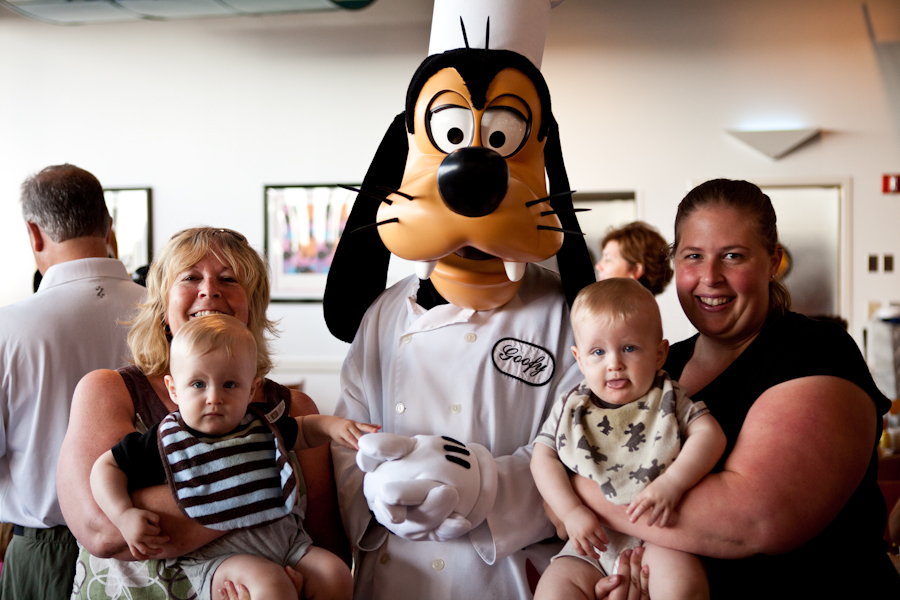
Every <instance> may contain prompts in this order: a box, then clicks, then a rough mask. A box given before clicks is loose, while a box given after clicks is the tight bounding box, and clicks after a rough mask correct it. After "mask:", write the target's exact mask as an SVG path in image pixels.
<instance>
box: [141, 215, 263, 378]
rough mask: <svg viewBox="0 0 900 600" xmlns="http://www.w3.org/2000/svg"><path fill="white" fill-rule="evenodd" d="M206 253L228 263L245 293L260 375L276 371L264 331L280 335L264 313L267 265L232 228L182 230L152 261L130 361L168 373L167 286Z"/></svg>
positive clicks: (147, 369)
mask: <svg viewBox="0 0 900 600" xmlns="http://www.w3.org/2000/svg"><path fill="white" fill-rule="evenodd" d="M207 254H212V255H213V256H215V257H216V259H218V260H219V261H221V262H222V263H223V264H225V265H228V266H229V267H230V268H231V269H232V270H233V271H234V274H235V276H236V277H237V280H238V283H240V284H241V287H243V288H244V290H245V291H246V293H247V300H248V307H249V318H248V323H247V328H248V329H249V330H250V332H251V333H252V334H253V337H254V338H255V339H256V348H257V354H256V363H257V369H256V372H257V375H259V376H260V377H262V376H264V375H265V374H266V373H268V372H269V371H271V370H272V358H271V354H270V352H271V350H270V348H269V339H268V337H267V336H266V332H268V333H269V334H271V335H276V334H277V330H276V329H275V323H274V322H272V321H270V320H269V319H268V317H267V316H266V309H267V308H268V306H269V268H268V266H267V265H266V262H265V261H264V260H263V259H262V257H261V256H260V255H259V253H258V252H257V251H256V250H254V249H253V248H252V247H251V246H250V245H249V244H248V243H247V238H245V237H244V236H243V235H241V234H240V233H237V232H236V231H232V230H230V229H220V228H213V227H195V228H192V229H185V230H183V231H179V232H178V233H176V234H175V235H173V236H172V238H171V239H170V240H169V241H168V242H167V243H166V245H165V246H164V247H163V249H162V250H160V252H159V254H158V255H157V256H156V258H155V259H154V260H153V264H151V265H150V271H149V272H148V274H147V295H146V297H145V300H144V302H143V303H142V304H141V305H140V312H138V314H137V316H136V317H135V319H134V321H133V322H132V326H131V331H129V333H128V346H129V347H130V348H131V354H132V360H133V361H134V364H135V365H137V367H138V368H139V369H141V371H143V372H144V374H145V375H147V376H148V377H154V376H156V377H158V376H162V375H165V374H166V373H168V372H169V342H170V341H171V338H172V336H171V333H170V332H169V326H168V324H167V323H166V313H167V311H168V308H169V290H170V289H171V287H172V283H173V282H174V281H175V278H176V277H177V276H178V274H179V273H182V272H184V271H185V270H187V269H189V268H191V267H193V266H194V265H196V264H197V263H198V262H200V261H201V260H202V259H203V257H205V256H206V255H207Z"/></svg>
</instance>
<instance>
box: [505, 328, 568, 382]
mask: <svg viewBox="0 0 900 600" xmlns="http://www.w3.org/2000/svg"><path fill="white" fill-rule="evenodd" d="M491 358H492V359H493V360H494V366H495V367H496V368H497V370H498V371H500V372H501V373H503V374H504V375H509V376H510V377H512V378H513V379H518V380H519V381H522V382H524V383H527V384H528V385H534V386H539V385H545V384H546V383H548V382H549V381H550V379H551V378H552V377H553V371H554V369H555V368H556V363H555V362H554V360H553V355H552V354H550V352H548V351H547V350H545V349H544V348H541V347H540V346H535V345H534V344H529V343H528V342H523V341H522V340H516V339H513V338H503V339H501V340H500V341H499V342H497V343H496V344H494V350H493V352H492V355H491Z"/></svg>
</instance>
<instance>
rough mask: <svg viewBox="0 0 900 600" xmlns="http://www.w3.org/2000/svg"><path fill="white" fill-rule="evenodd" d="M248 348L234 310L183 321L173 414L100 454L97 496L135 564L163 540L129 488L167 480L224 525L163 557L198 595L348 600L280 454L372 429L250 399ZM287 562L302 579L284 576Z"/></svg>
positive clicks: (94, 485)
mask: <svg viewBox="0 0 900 600" xmlns="http://www.w3.org/2000/svg"><path fill="white" fill-rule="evenodd" d="M256 348H257V346H256V341H255V339H254V337H253V334H252V333H251V332H250V330H249V329H247V327H246V326H245V325H244V324H243V323H241V322H240V321H239V320H237V319H235V318H234V317H230V316H227V315H221V314H216V315H208V316H204V317H199V318H196V319H192V320H190V321H189V322H188V323H187V324H185V325H184V326H182V327H181V328H180V329H179V331H178V333H177V335H176V336H175V338H174V339H173V340H172V345H171V350H170V355H171V361H170V374H169V375H166V377H165V381H166V386H167V388H168V391H169V396H170V398H171V399H172V401H173V402H174V403H175V404H176V405H177V406H178V410H177V411H175V412H172V413H170V414H169V415H168V416H167V417H166V418H164V419H163V420H162V422H161V423H160V424H159V425H158V426H155V427H153V428H151V429H150V430H149V431H148V432H147V433H145V434H138V433H131V434H129V435H128V436H126V437H125V438H123V440H122V441H121V442H120V443H119V444H117V445H116V446H114V447H113V448H112V449H111V450H109V451H108V452H106V453H105V454H103V455H102V456H100V458H98V459H97V462H96V463H95V464H94V468H93V470H92V472H91V489H92V491H93V493H94V498H95V499H96V501H97V504H98V505H99V506H100V508H101V509H103V511H104V513H106V515H107V516H108V517H109V519H110V520H111V521H112V522H113V523H114V524H115V525H116V527H118V529H119V531H120V532H121V533H122V536H123V537H124V538H125V540H126V541H127V542H128V547H129V549H130V550H131V553H132V554H133V555H134V556H135V558H138V559H142V560H143V559H147V558H150V557H152V556H153V555H155V554H158V553H159V545H160V544H162V543H165V542H166V541H167V540H168V538H167V537H166V536H165V532H163V531H161V529H160V527H159V515H157V514H155V513H153V512H151V511H147V510H143V509H139V508H137V507H135V506H134V505H133V504H132V501H131V497H130V496H129V491H131V490H134V489H138V488H142V487H147V486H151V485H158V484H161V483H163V482H164V481H168V483H169V487H170V489H171V490H172V493H173V495H174V496H175V499H176V502H177V503H178V506H179V508H180V509H181V510H182V511H184V513H185V514H186V515H187V516H189V517H191V518H192V519H194V520H196V521H197V522H198V523H200V524H201V525H204V526H205V527H209V528H211V529H217V530H220V531H225V532H227V533H225V534H224V535H223V536H222V537H220V538H218V539H216V540H214V541H213V542H211V543H209V544H207V545H206V546H203V547H202V548H200V549H199V550H197V551H195V552H192V553H190V554H188V555H186V556H182V557H179V558H178V559H174V560H173V561H172V562H177V564H178V565H179V566H180V567H181V568H182V570H183V571H184V573H185V575H186V576H187V577H188V579H189V580H190V582H191V584H192V585H193V587H194V590H195V591H196V592H197V594H198V597H199V598H203V599H210V598H211V596H212V590H213V589H222V588H223V585H224V582H225V581H231V582H233V583H234V584H235V585H244V586H245V587H247V589H248V590H249V592H250V596H251V597H252V598H278V599H282V598H283V599H290V600H294V599H296V598H300V597H303V598H311V597H315V598H335V599H336V598H346V599H347V600H349V599H350V597H351V595H352V587H353V583H352V578H351V575H350V570H349V569H348V568H347V565H346V564H344V562H343V561H342V560H341V559H340V558H338V557H337V556H335V555H334V554H332V553H330V552H328V551H327V550H325V549H322V548H317V547H314V546H312V540H311V539H310V537H309V535H308V534H307V533H306V532H305V531H304V529H303V523H302V519H303V513H304V510H305V505H306V502H305V501H306V498H305V488H304V486H303V484H302V474H300V473H298V472H296V471H295V468H294V466H293V464H292V462H291V460H290V457H289V454H288V452H289V451H292V450H304V449H307V448H313V447H316V446H320V445H322V444H327V443H329V442H332V441H334V442H336V443H338V444H341V445H343V446H346V447H349V448H354V449H358V446H357V440H358V439H359V438H360V437H361V436H362V435H363V434H364V433H371V432H375V431H377V430H378V429H379V427H378V426H377V425H370V424H366V423H357V422H355V421H351V420H349V419H342V418H339V417H334V416H328V415H306V416H302V417H291V416H290V415H289V414H288V410H287V407H286V406H285V403H284V401H280V402H278V403H277V404H276V403H274V402H273V403H269V404H267V403H264V402H254V396H255V395H256V394H257V389H258V388H259V386H260V384H261V382H262V379H261V378H260V374H259V373H258V372H257V356H256V353H257V350H256ZM298 475H299V477H298ZM284 566H291V567H294V568H295V569H296V570H297V572H299V573H300V575H301V578H302V581H298V582H296V583H295V582H294V581H292V580H291V578H290V577H289V576H288V574H287V573H286V571H285V570H284V568H283V567H284Z"/></svg>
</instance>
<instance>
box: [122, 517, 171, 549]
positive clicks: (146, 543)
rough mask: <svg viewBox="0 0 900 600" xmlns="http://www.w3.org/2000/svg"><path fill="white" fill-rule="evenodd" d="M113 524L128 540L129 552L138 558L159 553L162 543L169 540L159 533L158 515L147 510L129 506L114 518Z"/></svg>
mask: <svg viewBox="0 0 900 600" xmlns="http://www.w3.org/2000/svg"><path fill="white" fill-rule="evenodd" d="M115 525H116V527H118V528H119V531H121V532H122V537H124V538H125V541H126V542H128V549H129V550H131V554H132V555H134V557H135V558H137V559H139V560H147V559H148V558H150V557H151V556H154V555H156V554H159V553H160V552H162V548H161V546H162V544H165V543H166V542H168V541H169V536H167V535H160V533H161V532H162V530H161V529H160V527H159V515H157V514H156V513H154V512H150V511H149V510H142V509H140V508H133V507H132V508H129V509H127V510H125V511H124V512H123V513H122V514H120V515H119V516H118V517H117V518H116V520H115Z"/></svg>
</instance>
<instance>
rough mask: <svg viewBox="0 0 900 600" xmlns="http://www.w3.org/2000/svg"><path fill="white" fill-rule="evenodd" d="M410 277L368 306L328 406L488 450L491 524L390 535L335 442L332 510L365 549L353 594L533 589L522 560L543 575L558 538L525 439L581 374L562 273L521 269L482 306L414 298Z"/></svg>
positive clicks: (519, 592)
mask: <svg viewBox="0 0 900 600" xmlns="http://www.w3.org/2000/svg"><path fill="white" fill-rule="evenodd" d="M418 285H419V282H418V279H417V278H415V277H410V278H408V279H405V280H403V281H401V282H399V283H398V284H396V285H394V286H393V287H391V288H390V289H388V290H386V291H385V292H384V293H382V294H381V295H380V296H379V297H378V299H377V300H376V301H375V302H374V303H373V305H372V306H371V307H370V308H369V310H368V312H367V313H366V315H365V317H364V318H363V321H362V324H361V325H360V328H359V331H358V332H357V334H356V338H355V339H354V341H353V344H352V346H351V347H350V352H349V354H348V356H347V359H346V361H345V363H344V367H343V369H342V372H341V388H342V392H341V397H340V400H339V401H338V406H337V409H336V411H335V414H337V415H340V416H343V417H347V418H350V419H354V420H357V421H363V422H371V423H377V424H380V425H382V426H383V429H382V431H384V432H388V433H397V434H402V435H408V436H413V435H419V434H425V435H447V436H449V437H452V438H455V439H457V440H459V441H461V442H463V443H469V442H475V443H478V444H482V445H483V446H485V447H486V448H487V449H488V450H489V451H491V453H492V454H493V456H494V457H495V458H496V460H497V467H498V471H499V491H498V494H497V499H496V502H495V504H494V508H493V510H492V512H491V513H490V515H489V516H488V518H487V520H486V521H485V522H484V523H482V524H481V525H480V526H479V527H476V528H475V529H474V530H472V531H471V532H470V533H469V534H468V535H464V536H462V537H460V538H457V539H455V540H450V541H447V542H430V541H408V540H405V539H403V538H400V537H398V536H396V535H393V534H389V532H388V531H387V529H385V528H383V527H382V526H380V525H378V524H377V522H376V521H375V520H374V519H373V518H372V516H371V513H370V512H369V509H368V506H367V505H366V500H365V497H364V495H363V492H362V482H363V473H362V472H361V471H360V470H359V468H358V467H357V465H356V462H355V452H353V451H352V450H347V449H345V448H340V447H335V446H333V447H332V451H333V454H334V463H335V478H336V480H337V485H338V496H339V501H340V504H341V516H342V518H343V520H344V526H345V527H346V528H347V532H348V536H349V537H350V541H351V544H353V546H354V547H356V548H359V549H360V550H361V553H360V554H361V564H360V566H359V568H358V570H357V583H356V589H355V597H356V598H358V599H361V598H379V599H380V598H383V599H390V600H396V599H398V598H400V599H406V598H411V599H423V600H424V599H427V600H443V599H447V600H450V599H460V600H463V599H464V600H471V599H472V598H488V597H491V598H501V599H505V598H531V592H530V590H529V586H528V583H527V580H526V566H525V561H526V559H530V560H531V562H532V564H533V565H534V566H535V567H536V569H537V570H538V571H543V569H544V568H545V567H546V565H547V564H549V559H550V557H551V556H553V554H554V553H555V552H557V551H558V550H559V549H560V547H561V544H559V543H553V542H550V543H542V544H536V542H539V541H541V540H545V539H547V538H550V537H552V536H553V535H554V533H555V530H554V529H553V526H552V525H551V523H550V521H549V520H548V519H547V517H546V515H545V514H544V511H543V508H542V501H541V497H540V495H539V493H538V491H537V488H536V487H535V485H534V481H533V479H532V477H531V471H530V469H529V461H530V460H531V450H532V447H531V443H532V440H533V439H534V438H535V436H536V435H537V433H538V432H539V431H540V427H541V423H542V422H543V421H544V419H545V418H546V416H547V415H548V413H549V410H550V408H551V406H552V403H553V400H554V399H555V398H557V397H559V395H560V393H561V392H562V391H563V390H564V389H570V388H572V387H574V386H576V385H577V384H578V382H579V381H581V379H582V376H581V374H580V372H579V371H578V365H577V363H576V362H575V359H574V358H573V356H572V353H571V351H570V347H571V346H572V345H573V344H574V341H573V338H572V334H571V328H570V327H569V319H568V314H569V313H568V307H567V306H566V302H565V298H564V296H563V293H562V288H561V285H560V281H559V276H558V275H557V274H556V273H553V272H552V271H549V270H546V269H544V268H542V267H539V266H536V265H529V266H528V269H527V271H526V274H525V278H524V280H523V283H522V286H521V288H520V290H519V292H518V294H517V295H516V296H515V297H514V298H513V299H512V300H510V301H509V302H508V303H507V304H505V305H504V306H501V307H500V308H496V309H494V310H489V311H474V310H470V309H462V308H459V307H456V306H453V305H442V306H436V307H434V308H432V309H431V310H427V311H426V310H425V309H423V308H422V307H421V306H419V305H418V304H416V303H415V295H416V293H417V291H418Z"/></svg>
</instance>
